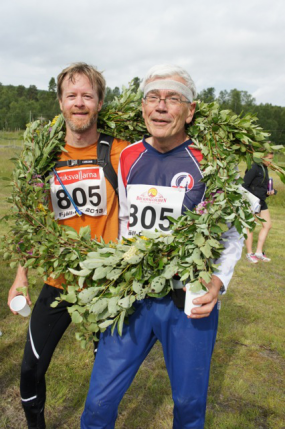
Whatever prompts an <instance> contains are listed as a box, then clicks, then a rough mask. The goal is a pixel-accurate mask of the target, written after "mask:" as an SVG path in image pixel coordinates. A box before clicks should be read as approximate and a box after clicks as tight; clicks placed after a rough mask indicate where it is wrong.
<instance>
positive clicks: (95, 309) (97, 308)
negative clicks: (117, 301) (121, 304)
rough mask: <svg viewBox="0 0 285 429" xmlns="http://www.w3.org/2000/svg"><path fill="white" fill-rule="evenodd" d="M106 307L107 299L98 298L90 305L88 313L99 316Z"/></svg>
mask: <svg viewBox="0 0 285 429" xmlns="http://www.w3.org/2000/svg"><path fill="white" fill-rule="evenodd" d="M107 307H108V299H107V298H100V299H98V301H96V302H95V304H92V305H91V306H90V311H91V312H92V313H95V314H100V313H102V311H103V310H105V308H107Z"/></svg>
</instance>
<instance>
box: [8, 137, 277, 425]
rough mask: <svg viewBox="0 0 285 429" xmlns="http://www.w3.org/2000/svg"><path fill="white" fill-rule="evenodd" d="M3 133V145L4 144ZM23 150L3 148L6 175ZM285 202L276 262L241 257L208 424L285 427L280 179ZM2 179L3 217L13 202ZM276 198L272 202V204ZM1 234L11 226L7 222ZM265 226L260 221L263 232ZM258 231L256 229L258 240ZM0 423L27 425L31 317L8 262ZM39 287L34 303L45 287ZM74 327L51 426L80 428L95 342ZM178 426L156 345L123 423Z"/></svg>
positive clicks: (61, 350) (51, 396) (227, 305)
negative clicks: (16, 307) (20, 310)
mask: <svg viewBox="0 0 285 429" xmlns="http://www.w3.org/2000/svg"><path fill="white" fill-rule="evenodd" d="M1 144H2V143H1V138H0V145H1ZM15 152H16V153H17V152H18V151H17V150H16V149H11V148H4V149H1V148H0V166H1V176H2V175H4V176H8V175H9V174H10V173H11V169H12V163H11V162H9V158H10V157H12V156H14V154H15ZM274 182H275V185H276V187H277V189H278V194H277V196H278V197H279V198H280V200H278V201H279V202H280V204H279V203H278V204H277V203H274V204H273V197H272V200H269V206H270V212H271V217H272V221H273V227H272V230H271V232H270V235H269V238H268V240H267V243H266V252H267V253H268V255H269V256H270V257H271V258H272V262H271V263H263V264H262V263H259V264H256V265H250V264H249V263H247V261H246V260H245V258H244V256H243V258H242V260H240V261H239V263H238V265H237V267H236V270H235V274H234V277H233V280H232V282H231V285H230V288H229V291H228V293H227V294H226V295H225V296H224V297H222V309H221V311H220V323H219V332H218V337H217V343H216V347H215V351H214V355H213V360H212V368H211V377H210V387H209V395H208V406H207V417H206V425H205V428H206V429H217V428H218V429H284V428H285V419H284V411H283V409H284V390H285V389H284V387H285V386H284V366H285V365H284V362H285V360H284V357H285V356H284V354H285V353H284V328H283V326H284V310H283V308H284V278H285V264H284V247H283V243H284V242H285V232H284V231H285V218H284V206H282V203H283V202H284V199H285V190H284V186H283V185H281V183H280V181H278V179H277V177H275V176H274ZM4 184H5V185H7V182H3V181H2V180H1V187H0V192H1V193H0V216H3V215H4V214H5V213H6V212H7V211H8V210H9V206H8V205H7V203H6V202H5V198H6V197H7V196H8V195H9V188H7V187H3V185H4ZM271 201H272V202H271ZM0 225H1V232H3V231H5V230H7V229H6V228H7V226H5V223H4V224H3V223H1V224H0ZM258 228H259V227H257V230H258ZM256 237H257V232H256V233H255V239H256ZM0 267H1V274H2V276H1V278H2V283H1V288H0V299H1V302H2V306H1V307H0V330H1V331H2V336H1V337H0V380H1V383H0V393H1V399H0V427H1V428H3V429H22V428H25V427H26V426H25V422H24V415H23V412H22V410H21V404H20V397H19V388H18V385H19V372H20V365H21V359H22V353H23V347H24V343H25V337H26V331H27V328H28V320H26V319H24V318H22V317H20V316H14V315H12V313H10V311H9V309H8V307H7V305H6V302H7V294H8V290H9V288H10V286H11V284H12V281H13V277H14V271H13V270H11V269H10V268H8V267H6V266H5V265H4V263H3V262H0ZM41 283H42V282H41V281H40V279H39V280H38V282H37V284H36V286H35V287H33V288H32V290H31V296H32V301H33V302H35V300H36V297H37V295H38V293H39V290H40V288H41ZM75 330H76V328H75V327H73V326H71V327H70V328H69V329H68V330H67V332H66V334H65V335H64V337H63V339H62V340H61V342H60V344H59V346H58V347H57V350H56V351H55V354H54V356H53V359H52V363H51V365H50V368H49V371H48V375H47V405H46V416H47V428H48V429H56V428H58V429H77V428H79V427H80V423H79V421H80V415H81V412H82V409H83V407H84V401H85V397H86V394H87V390H88V385H89V377H90V373H91V370H92V364H93V356H92V347H91V345H90V347H88V349H87V350H84V351H83V350H81V348H80V346H79V344H78V343H77V342H76V341H75V339H74V335H75ZM170 428H172V399H171V390H170V384H169V380H168V376H167V372H166V368H165V364H164V360H163V355H162V350H161V347H160V345H159V344H156V345H155V347H154V348H153V350H152V351H151V353H150V355H149V356H148V358H147V359H146V361H145V362H144V364H143V365H142V367H141V368H140V370H139V372H138V374H137V376H136V378H135V380H134V382H133V384H132V386H131V388H130V389H129V391H128V392H127V393H126V395H125V397H124V399H123V401H122V403H121V405H120V408H119V417H118V420H117V424H116V429H170Z"/></svg>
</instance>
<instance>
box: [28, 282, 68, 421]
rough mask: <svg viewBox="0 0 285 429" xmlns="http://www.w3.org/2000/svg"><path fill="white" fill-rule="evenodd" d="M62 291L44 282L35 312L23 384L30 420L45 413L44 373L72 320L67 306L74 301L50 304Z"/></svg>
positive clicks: (32, 319) (29, 337) (31, 321)
mask: <svg viewBox="0 0 285 429" xmlns="http://www.w3.org/2000/svg"><path fill="white" fill-rule="evenodd" d="M60 293H62V290H60V289H57V288H55V287H52V286H49V285H47V284H45V285H44V286H43V288H42V291H41V293H40V295H39V297H38V300H37V302H36V304H35V307H34V309H33V312H32V316H31V320H30V325H29V331H28V335H27V342H26V346H25V351H24V358H23V362H22V367H21V384H20V391H21V399H22V405H23V408H24V410H25V414H26V417H27V419H28V420H29V416H33V415H38V414H39V413H43V409H44V405H45V399H46V385H45V373H46V371H47V369H48V366H49V363H50V361H51V357H52V355H53V352H54V350H55V348H56V346H57V343H58V342H59V340H60V339H61V337H62V335H63V334H64V332H65V330H66V329H67V327H68V325H69V324H70V322H71V319H70V316H69V313H68V312H67V307H68V306H70V305H71V304H69V303H67V302H65V301H64V302H61V303H60V304H59V305H58V306H57V307H56V308H52V307H51V306H50V304H51V303H52V302H53V301H54V300H55V298H57V297H59V295H60ZM29 427H34V426H29ZM35 427H41V426H35ZM43 427H44V426H43Z"/></svg>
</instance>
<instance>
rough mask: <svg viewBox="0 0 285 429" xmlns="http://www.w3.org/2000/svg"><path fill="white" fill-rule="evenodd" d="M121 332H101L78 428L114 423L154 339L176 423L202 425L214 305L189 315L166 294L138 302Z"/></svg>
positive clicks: (106, 427) (108, 428)
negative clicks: (193, 316) (206, 313)
mask: <svg viewBox="0 0 285 429" xmlns="http://www.w3.org/2000/svg"><path fill="white" fill-rule="evenodd" d="M129 322H130V323H129V325H125V326H124V329H123V335H122V337H120V336H119V335H118V334H117V332H115V333H114V335H113V336H112V335H111V333H110V330H107V331H105V332H104V334H103V335H101V337H100V343H99V348H98V353H97V358H96V361H95V364H94V368H93V372H92V375H91V380H90V387H89V392H88V395H87V399H86V404H85V409H84V412H83V414H82V417H81V429H99V428H100V429H113V428H114V427H115V421H116V418H117V412H118V406H119V403H120V401H121V399H122V398H123V396H124V393H125V392H126V390H127V389H128V387H129V386H130V384H131V382H132V380H133V378H134V377H135V375H136V373H137V371H138V369H139V367H140V365H141V363H142V362H143V360H144V359H145V358H146V356H147V355H148V353H149V352H150V350H151V348H152V347H153V345H154V344H155V342H156V341H157V339H158V340H159V341H160V342H161V344H162V347H163V353H164V359H165V363H166V368H167V371H168V375H169V378H170V382H171V388H172V398H173V401H174V420H173V428H174V429H186V428H192V429H193V428H195V429H203V428H204V420H205V411H206V401H207V390H208V382H209V372H210V363H211V356H212V352H213V349H214V344H215V339H216V333H217V327H218V310H217V306H215V307H214V309H213V311H212V313H211V315H210V316H209V317H208V318H203V319H199V320H193V319H187V317H186V315H185V314H184V312H183V311H182V310H179V309H178V308H177V307H176V306H175V305H174V303H173V301H172V300H171V298H170V297H169V296H166V297H165V298H162V299H152V298H149V299H145V300H143V301H140V302H138V303H137V304H136V311H135V313H134V314H132V315H131V317H130V321H129Z"/></svg>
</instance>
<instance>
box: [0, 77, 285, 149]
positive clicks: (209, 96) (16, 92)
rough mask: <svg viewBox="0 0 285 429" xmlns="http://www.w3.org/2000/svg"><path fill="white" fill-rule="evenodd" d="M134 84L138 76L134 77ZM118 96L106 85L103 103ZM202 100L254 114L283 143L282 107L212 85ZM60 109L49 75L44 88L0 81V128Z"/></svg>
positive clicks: (11, 127) (23, 123) (284, 111)
mask: <svg viewBox="0 0 285 429" xmlns="http://www.w3.org/2000/svg"><path fill="white" fill-rule="evenodd" d="M134 82H135V87H138V86H139V83H140V79H139V78H138V77H135V78H134ZM118 95H120V88H118V87H115V88H114V89H111V88H109V87H107V89H106V96H105V102H104V103H105V105H106V104H108V103H110V102H111V101H112V100H113V99H114V97H116V96H118ZM197 99H198V100H201V101H204V102H206V103H211V102H212V101H217V102H218V103H219V104H220V106H221V107H222V108H223V109H230V110H232V111H233V112H235V113H236V114H242V115H244V114H246V113H251V114H254V115H256V116H257V118H258V123H259V124H260V126H261V127H262V128H263V129H264V130H266V131H268V132H269V133H270V134H271V140H272V142H274V143H275V144H284V143H285V107H281V106H274V105H272V104H270V103H265V104H257V103H256V100H255V99H254V98H253V97H252V95H251V94H249V93H248V92H247V91H242V90H238V89H232V90H230V91H227V90H223V91H220V92H219V94H218V95H216V91H215V88H213V87H211V88H207V89H203V90H202V91H201V92H200V93H199V94H198V97H197ZM59 112H60V110H59V106H58V101H57V96H56V81H55V78H53V77H52V78H51V79H50V81H49V85H48V90H39V89H38V88H37V87H36V86H35V85H30V86H29V87H28V88H26V87H25V86H23V85H18V86H13V85H2V84H1V83H0V130H6V131H15V130H24V129H25V128H26V124H27V123H28V122H31V121H34V120H36V119H41V120H42V121H43V122H45V121H48V120H50V119H52V118H53V117H54V116H55V115H57V114H58V113H59Z"/></svg>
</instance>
